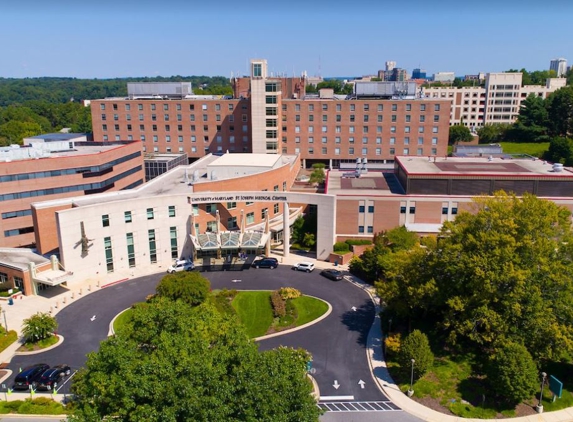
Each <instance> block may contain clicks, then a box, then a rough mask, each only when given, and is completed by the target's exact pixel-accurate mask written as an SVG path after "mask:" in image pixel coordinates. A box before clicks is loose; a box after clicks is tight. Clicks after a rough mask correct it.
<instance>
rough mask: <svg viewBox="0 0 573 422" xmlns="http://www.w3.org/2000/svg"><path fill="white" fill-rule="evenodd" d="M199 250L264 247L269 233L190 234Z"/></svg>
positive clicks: (196, 248)
mask: <svg viewBox="0 0 573 422" xmlns="http://www.w3.org/2000/svg"><path fill="white" fill-rule="evenodd" d="M189 237H190V238H191V241H192V242H193V246H194V247H195V250H197V251H216V250H218V249H260V248H264V247H265V245H266V243H267V240H268V238H269V234H268V233H261V232H250V231H247V232H245V233H241V232H239V231H236V232H221V233H201V234H198V235H197V236H193V235H189Z"/></svg>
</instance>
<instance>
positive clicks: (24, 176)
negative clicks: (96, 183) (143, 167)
mask: <svg viewBox="0 0 573 422" xmlns="http://www.w3.org/2000/svg"><path fill="white" fill-rule="evenodd" d="M137 157H141V151H137V152H134V153H131V154H129V155H126V156H124V157H120V158H117V159H115V160H111V161H108V162H107V163H103V164H101V165H99V166H91V167H73V168H68V169H60V170H51V171H36V172H29V173H21V174H9V175H5V176H0V182H14V181H18V180H28V179H42V178H45V177H57V176H66V175H70V174H89V173H98V172H101V171H103V170H107V169H109V168H111V167H113V166H115V165H117V164H121V163H125V162H126V161H130V160H133V159H134V158H137Z"/></svg>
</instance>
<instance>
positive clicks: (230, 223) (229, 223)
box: [227, 217, 238, 229]
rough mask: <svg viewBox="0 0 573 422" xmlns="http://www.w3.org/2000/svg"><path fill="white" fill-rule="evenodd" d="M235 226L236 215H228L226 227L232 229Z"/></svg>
mask: <svg viewBox="0 0 573 422" xmlns="http://www.w3.org/2000/svg"><path fill="white" fill-rule="evenodd" d="M236 227H238V226H237V217H229V218H227V229H234V228H236Z"/></svg>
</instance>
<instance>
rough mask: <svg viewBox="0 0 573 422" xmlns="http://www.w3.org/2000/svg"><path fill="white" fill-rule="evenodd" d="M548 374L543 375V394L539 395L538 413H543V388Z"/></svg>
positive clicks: (536, 407) (543, 373)
mask: <svg viewBox="0 0 573 422" xmlns="http://www.w3.org/2000/svg"><path fill="white" fill-rule="evenodd" d="M546 376H547V374H546V373H545V372H542V373H541V393H540V394H539V403H538V404H537V406H535V410H536V411H537V413H543V403H542V400H543V386H544V385H545V377H546Z"/></svg>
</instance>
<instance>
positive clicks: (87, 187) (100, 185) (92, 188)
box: [0, 166, 142, 202]
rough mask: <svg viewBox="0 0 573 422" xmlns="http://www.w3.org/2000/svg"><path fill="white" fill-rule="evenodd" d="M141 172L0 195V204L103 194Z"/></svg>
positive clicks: (131, 170) (133, 170)
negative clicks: (63, 194) (84, 194)
mask: <svg viewBox="0 0 573 422" xmlns="http://www.w3.org/2000/svg"><path fill="white" fill-rule="evenodd" d="M141 170H142V167H141V166H136V167H134V168H132V169H130V170H127V171H124V172H123V173H121V174H118V175H116V176H114V177H111V178H109V179H107V180H104V181H103V182H97V183H85V184H81V185H73V186H62V187H58V188H48V189H38V190H32V191H24V192H16V193H5V194H0V202H2V201H11V200H14V199H23V198H31V197H36V196H45V195H57V194H61V193H68V192H77V191H85V192H86V194H88V193H96V192H98V191H100V192H103V190H105V189H106V188H109V187H111V186H113V184H114V183H115V182H117V181H118V180H121V179H123V178H125V177H128V176H130V175H132V174H134V173H137V172H139V171H141Z"/></svg>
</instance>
